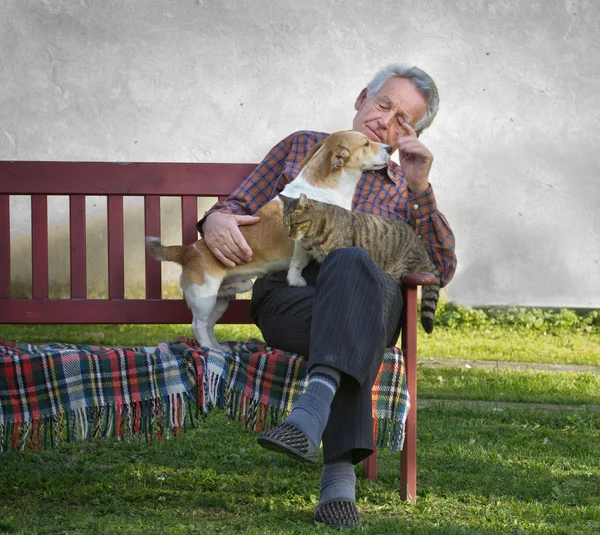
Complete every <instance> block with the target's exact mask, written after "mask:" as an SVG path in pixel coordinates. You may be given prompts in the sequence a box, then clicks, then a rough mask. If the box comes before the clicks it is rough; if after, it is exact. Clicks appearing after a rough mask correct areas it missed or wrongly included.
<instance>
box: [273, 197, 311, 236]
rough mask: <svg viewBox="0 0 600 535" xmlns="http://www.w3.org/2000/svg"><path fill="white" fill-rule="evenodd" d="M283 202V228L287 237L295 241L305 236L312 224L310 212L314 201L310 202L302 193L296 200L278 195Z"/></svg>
mask: <svg viewBox="0 0 600 535" xmlns="http://www.w3.org/2000/svg"><path fill="white" fill-rule="evenodd" d="M279 198H280V199H281V201H282V202H283V228H284V230H285V232H286V233H287V235H288V236H289V237H290V238H292V239H294V240H297V239H299V238H302V237H303V236H306V235H307V233H308V231H309V230H310V227H311V223H312V219H313V216H312V212H313V208H314V206H315V201H311V200H310V199H309V198H308V197H307V196H306V195H305V194H304V193H301V194H300V197H299V198H297V199H292V198H290V197H286V196H285V195H281V193H280V194H279Z"/></svg>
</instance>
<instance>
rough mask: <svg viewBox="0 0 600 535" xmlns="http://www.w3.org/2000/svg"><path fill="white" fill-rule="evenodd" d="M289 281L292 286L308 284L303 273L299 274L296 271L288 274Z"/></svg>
mask: <svg viewBox="0 0 600 535" xmlns="http://www.w3.org/2000/svg"><path fill="white" fill-rule="evenodd" d="M287 281H288V284H289V285H290V286H297V287H302V286H306V281H305V280H304V277H303V276H302V275H300V274H299V273H298V274H296V273H294V274H288V277H287Z"/></svg>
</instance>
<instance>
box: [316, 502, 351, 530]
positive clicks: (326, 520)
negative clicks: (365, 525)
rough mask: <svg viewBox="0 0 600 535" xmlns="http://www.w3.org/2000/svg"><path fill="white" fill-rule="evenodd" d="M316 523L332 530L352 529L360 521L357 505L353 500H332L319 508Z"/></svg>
mask: <svg viewBox="0 0 600 535" xmlns="http://www.w3.org/2000/svg"><path fill="white" fill-rule="evenodd" d="M314 519H315V522H321V523H323V524H325V525H326V526H328V527H330V528H351V527H353V526H356V524H358V522H359V521H360V516H359V514H358V508H357V507H356V503H355V502H353V501H351V500H331V501H330V502H325V503H322V504H320V505H318V506H317V508H316V509H315V516H314Z"/></svg>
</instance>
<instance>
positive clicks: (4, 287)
mask: <svg viewBox="0 0 600 535" xmlns="http://www.w3.org/2000/svg"><path fill="white" fill-rule="evenodd" d="M9 297H10V197H9V196H8V195H5V194H0V299H8V298H9Z"/></svg>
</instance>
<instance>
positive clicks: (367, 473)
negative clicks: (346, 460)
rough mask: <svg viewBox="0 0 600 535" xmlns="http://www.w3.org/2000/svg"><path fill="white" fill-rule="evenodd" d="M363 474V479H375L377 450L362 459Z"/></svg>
mask: <svg viewBox="0 0 600 535" xmlns="http://www.w3.org/2000/svg"><path fill="white" fill-rule="evenodd" d="M363 476H364V478H365V479H377V450H375V451H374V452H373V453H372V454H371V455H370V456H369V457H367V458H366V459H365V460H364V461H363Z"/></svg>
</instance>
